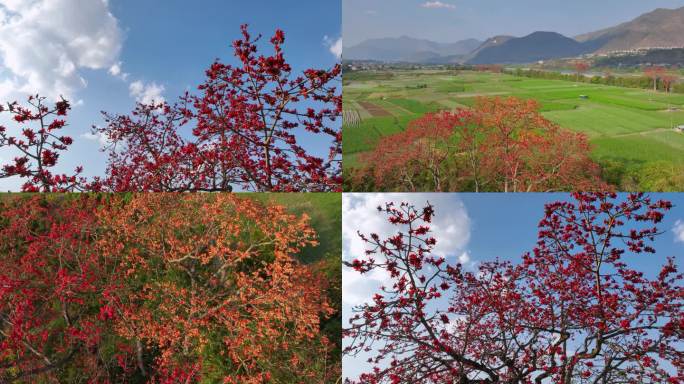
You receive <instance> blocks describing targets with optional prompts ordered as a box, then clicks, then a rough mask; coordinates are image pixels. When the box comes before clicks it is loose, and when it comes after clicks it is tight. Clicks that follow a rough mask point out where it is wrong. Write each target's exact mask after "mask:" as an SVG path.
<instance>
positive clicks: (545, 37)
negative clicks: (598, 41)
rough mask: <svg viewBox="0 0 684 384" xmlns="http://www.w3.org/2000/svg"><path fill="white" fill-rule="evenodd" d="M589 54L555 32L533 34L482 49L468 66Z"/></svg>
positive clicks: (573, 41)
mask: <svg viewBox="0 0 684 384" xmlns="http://www.w3.org/2000/svg"><path fill="white" fill-rule="evenodd" d="M588 52H591V50H590V48H588V47H587V44H584V43H580V42H578V41H576V40H573V39H571V38H569V37H565V36H563V35H561V34H560V33H556V32H534V33H532V34H529V35H527V36H525V37H519V38H511V39H508V40H507V41H505V42H503V43H501V44H494V45H491V46H488V47H484V48H483V49H482V50H480V52H478V53H477V54H476V55H474V56H473V57H472V58H471V59H470V60H468V63H469V64H516V63H531V62H534V61H539V60H548V59H553V58H560V57H574V56H578V55H581V54H583V53H588Z"/></svg>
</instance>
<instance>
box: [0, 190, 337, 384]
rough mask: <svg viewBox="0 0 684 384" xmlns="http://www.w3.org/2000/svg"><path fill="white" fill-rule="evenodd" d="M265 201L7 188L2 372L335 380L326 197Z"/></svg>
mask: <svg viewBox="0 0 684 384" xmlns="http://www.w3.org/2000/svg"><path fill="white" fill-rule="evenodd" d="M301 196H303V195H301ZM257 199H258V198H255V197H251V196H250V197H239V196H237V195H234V194H152V193H149V194H138V195H129V194H123V195H122V194H116V195H112V194H77V195H75V194H58V195H54V194H53V195H45V194H41V195H29V196H26V195H13V194H12V195H4V196H0V298H2V300H0V383H19V382H21V383H29V382H30V383H53V382H54V383H57V382H59V383H86V382H87V383H103V384H104V383H167V384H172V383H186V384H192V383H200V382H201V383H205V382H212V383H214V382H216V383H218V382H221V383H228V384H237V383H241V384H263V383H266V382H277V383H295V382H307V383H334V382H337V381H338V380H339V377H340V375H341V364H340V353H341V352H340V349H341V346H340V344H339V339H340V332H341V330H340V320H339V312H340V306H341V299H340V297H341V296H340V287H341V279H340V266H339V253H338V254H337V255H333V254H331V255H326V256H325V257H323V255H320V254H319V255H318V257H317V258H316V259H315V260H312V259H310V258H308V257H302V256H303V255H304V252H305V251H306V250H308V249H310V248H311V247H316V246H317V245H318V237H319V236H318V235H319V234H317V231H316V230H314V227H313V226H312V224H313V222H314V220H321V219H320V216H326V217H327V215H325V214H323V215H321V212H319V211H322V209H321V208H323V207H327V204H323V205H321V204H320V203H325V202H321V201H318V200H317V199H310V198H308V197H302V198H301V200H303V201H300V202H299V208H296V209H297V211H302V210H304V211H306V212H307V213H310V214H311V217H312V219H309V217H310V216H309V215H306V214H303V213H301V214H293V213H292V211H291V210H290V209H289V208H288V209H286V208H285V207H283V206H281V205H277V204H274V203H272V202H260V201H258V200H257ZM274 199H277V198H274ZM302 204H304V205H308V206H309V208H308V209H303V208H302ZM337 205H338V206H339V202H338V203H337ZM288 206H289V204H288ZM325 211H326V212H327V211H329V209H328V208H325ZM333 216H334V215H333ZM329 219H330V220H331V221H333V222H335V221H336V220H337V228H339V225H340V224H339V219H338V218H336V217H332V218H329ZM333 224H335V223H333ZM321 227H322V228H323V229H324V230H325V232H326V233H327V234H328V235H329V236H327V237H324V236H321V237H324V238H323V239H322V240H323V241H324V242H328V241H330V242H332V241H334V239H330V238H328V237H331V236H332V237H335V236H334V235H331V234H330V233H329V231H327V230H326V226H325V225H323V226H321ZM337 231H339V229H338V230H337ZM338 243H339V240H338ZM327 251H328V252H337V251H338V249H334V250H333V249H330V248H329V247H328V249H327ZM304 260H306V261H304Z"/></svg>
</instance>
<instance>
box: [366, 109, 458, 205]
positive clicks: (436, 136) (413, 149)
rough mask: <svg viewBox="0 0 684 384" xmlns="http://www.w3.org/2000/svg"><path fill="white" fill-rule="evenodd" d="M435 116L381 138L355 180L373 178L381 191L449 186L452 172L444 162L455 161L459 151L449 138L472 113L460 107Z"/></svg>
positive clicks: (417, 189) (446, 187)
mask: <svg viewBox="0 0 684 384" xmlns="http://www.w3.org/2000/svg"><path fill="white" fill-rule="evenodd" d="M433 116H435V115H428V116H426V117H424V118H422V119H418V120H414V121H412V122H410V123H409V125H408V127H407V129H406V130H405V131H403V132H401V133H397V134H394V135H389V136H387V137H385V138H382V139H381V140H380V142H379V143H378V144H377V147H376V149H375V150H374V151H372V152H371V153H369V154H367V155H365V156H362V158H361V161H362V163H364V164H365V165H366V167H365V169H364V170H363V171H361V172H359V173H357V174H356V175H354V178H355V182H356V183H360V182H362V181H363V179H364V178H370V179H371V180H372V183H373V184H374V185H375V187H376V188H378V189H382V190H404V191H420V190H425V189H431V190H434V191H442V190H445V189H448V188H449V182H448V178H449V177H450V176H451V174H450V173H449V172H448V169H447V168H445V164H446V163H447V162H449V164H451V163H453V157H454V156H455V155H456V154H457V148H456V146H455V145H454V144H453V143H451V142H450V141H451V140H450V139H451V137H452V136H453V135H454V128H455V127H459V126H462V125H463V121H464V120H465V119H466V118H468V117H469V116H470V112H469V111H467V110H459V111H457V112H455V113H448V114H447V113H445V114H443V115H439V117H440V118H432V117H433ZM428 186H429V187H428Z"/></svg>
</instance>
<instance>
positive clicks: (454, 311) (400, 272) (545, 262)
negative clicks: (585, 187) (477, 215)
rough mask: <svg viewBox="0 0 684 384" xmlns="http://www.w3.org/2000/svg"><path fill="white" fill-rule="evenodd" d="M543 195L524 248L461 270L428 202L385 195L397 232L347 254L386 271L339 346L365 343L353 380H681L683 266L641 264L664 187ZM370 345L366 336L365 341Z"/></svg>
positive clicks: (360, 265) (359, 264)
mask: <svg viewBox="0 0 684 384" xmlns="http://www.w3.org/2000/svg"><path fill="white" fill-rule="evenodd" d="M573 197H574V201H572V202H555V203H551V204H548V205H547V206H546V209H545V213H544V217H543V219H542V220H541V221H540V223H539V239H538V243H537V246H536V247H535V249H534V250H533V251H532V252H531V253H529V254H526V255H524V257H523V262H522V263H521V264H519V265H514V264H511V263H505V262H499V261H495V262H488V263H484V264H482V265H481V266H480V267H479V270H478V271H477V272H468V271H464V270H463V269H462V268H461V266H460V265H450V264H449V263H448V262H447V261H446V260H444V259H443V258H440V257H436V256H434V255H433V254H432V250H433V248H434V246H435V244H436V242H437V240H436V239H434V238H433V237H432V236H431V233H430V222H431V219H432V217H433V215H435V212H434V211H433V208H432V207H431V206H430V205H427V206H426V207H425V208H423V209H422V210H421V209H417V208H416V207H414V206H411V205H408V204H405V203H403V204H401V205H394V204H392V203H389V204H387V205H386V206H385V207H380V208H379V209H380V211H381V212H383V213H385V214H387V216H388V220H389V221H390V222H391V223H392V224H394V225H396V226H397V227H398V228H399V231H398V232H397V234H396V235H394V236H391V237H389V238H380V236H378V235H377V234H372V233H371V234H370V235H365V234H361V235H360V236H361V237H362V239H363V240H364V241H366V242H367V243H368V248H367V251H366V255H364V256H361V257H359V258H358V259H356V260H354V261H353V262H351V263H348V266H349V267H352V268H354V269H356V270H357V271H359V272H361V273H368V272H370V271H372V270H376V269H380V270H384V271H386V272H387V273H388V274H389V275H390V276H391V278H392V282H391V285H389V286H385V287H384V288H383V289H382V290H381V291H379V293H378V294H376V295H375V297H374V298H373V301H372V302H371V303H368V304H365V305H362V306H360V307H357V308H356V309H355V311H356V314H355V315H354V316H352V318H351V320H350V321H351V323H350V327H349V328H348V329H346V330H345V336H346V337H348V338H350V340H351V344H350V346H349V347H348V348H347V349H346V351H345V352H346V353H348V354H355V353H358V352H360V351H371V352H374V353H375V356H374V357H372V358H371V359H370V361H371V362H372V363H374V364H375V365H376V368H375V369H374V370H373V371H372V372H368V373H366V374H364V375H362V376H361V377H360V378H359V380H360V382H363V383H393V384H394V383H407V382H411V383H445V384H446V383H464V384H465V383H537V384H539V383H546V382H553V383H562V384H571V383H622V382H624V383H682V382H684V360H683V357H684V356H683V355H682V352H681V341H682V337H684V313H683V312H682V308H683V305H684V297H683V293H682V292H683V289H682V283H681V282H682V275H681V274H678V273H677V269H676V266H675V264H674V261H673V260H672V259H669V260H668V261H667V263H666V264H665V265H664V266H663V267H662V270H661V272H660V273H659V274H657V275H656V276H653V277H650V278H649V277H646V276H645V275H644V274H643V273H641V272H639V271H637V270H634V269H631V268H630V267H629V266H628V264H627V259H628V258H632V257H647V256H648V255H649V254H651V253H654V252H655V250H654V249H653V248H652V245H651V244H650V243H651V241H652V240H653V238H654V237H656V236H657V235H659V234H660V232H659V230H658V229H657V226H656V225H657V223H659V222H660V221H661V219H662V217H663V214H664V213H665V211H667V210H668V209H669V208H670V206H671V205H670V203H669V202H666V201H652V200H651V199H650V198H648V197H645V196H643V195H629V196H628V197H626V198H625V199H622V200H620V199H617V198H616V196H615V195H611V194H574V195H573ZM373 345H376V347H375V350H374V349H373V347H372V346H373Z"/></svg>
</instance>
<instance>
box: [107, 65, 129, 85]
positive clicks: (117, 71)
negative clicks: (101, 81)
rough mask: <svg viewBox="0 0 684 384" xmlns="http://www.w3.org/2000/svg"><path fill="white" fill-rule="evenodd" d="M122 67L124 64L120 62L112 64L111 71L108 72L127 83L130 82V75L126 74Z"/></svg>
mask: <svg viewBox="0 0 684 384" xmlns="http://www.w3.org/2000/svg"><path fill="white" fill-rule="evenodd" d="M121 67H122V63H121V62H120V61H118V62H116V63H114V64H112V66H111V67H109V70H108V71H107V72H109V74H110V75H112V76H114V77H118V78H119V79H121V80H123V81H126V80H128V76H129V74H128V73H126V72H124V71H123V69H122V68H121Z"/></svg>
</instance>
